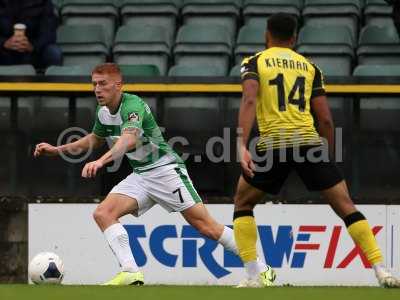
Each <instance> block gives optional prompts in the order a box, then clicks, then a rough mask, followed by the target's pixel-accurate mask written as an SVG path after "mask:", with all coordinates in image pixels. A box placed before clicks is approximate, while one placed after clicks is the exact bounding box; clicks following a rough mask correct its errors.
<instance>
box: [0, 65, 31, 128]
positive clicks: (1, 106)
mask: <svg viewBox="0 0 400 300" xmlns="http://www.w3.org/2000/svg"><path fill="white" fill-rule="evenodd" d="M0 75H3V76H12V75H15V76H18V75H19V76H34V75H36V71H35V68H34V67H33V66H31V65H10V66H0ZM37 99H38V97H37V96H31V97H18V98H17V101H18V120H17V123H18V128H19V130H22V131H24V132H26V133H29V132H30V130H31V129H32V120H33V116H34V113H33V111H34V106H35V103H36V101H37ZM11 129H12V128H11V97H5V96H1V97H0V130H2V131H5V130H11Z"/></svg>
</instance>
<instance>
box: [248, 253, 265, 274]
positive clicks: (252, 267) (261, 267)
mask: <svg viewBox="0 0 400 300" xmlns="http://www.w3.org/2000/svg"><path fill="white" fill-rule="evenodd" d="M244 268H245V270H246V273H247V275H248V277H249V279H257V277H258V275H259V274H260V273H261V272H264V271H265V270H266V269H267V266H266V265H265V264H264V263H263V262H262V261H261V259H260V258H258V257H257V260H253V261H250V262H247V263H244Z"/></svg>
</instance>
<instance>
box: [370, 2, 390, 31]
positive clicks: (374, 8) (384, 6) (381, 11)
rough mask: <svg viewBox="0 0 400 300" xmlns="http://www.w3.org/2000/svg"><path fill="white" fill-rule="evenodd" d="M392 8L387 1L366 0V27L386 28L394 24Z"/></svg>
mask: <svg viewBox="0 0 400 300" xmlns="http://www.w3.org/2000/svg"><path fill="white" fill-rule="evenodd" d="M392 10H393V8H392V6H390V5H388V3H387V2H386V1H385V0H366V3H365V7H364V19H365V24H366V25H376V26H379V27H384V26H385V25H387V24H388V23H390V24H392V23H393V19H392Z"/></svg>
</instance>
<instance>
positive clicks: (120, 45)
mask: <svg viewBox="0 0 400 300" xmlns="http://www.w3.org/2000/svg"><path fill="white" fill-rule="evenodd" d="M113 54H114V61H115V62H116V63H118V64H124V65H140V64H143V65H149V64H152V65H155V66H156V67H157V68H158V69H159V72H160V74H161V75H165V74H166V72H167V68H168V62H169V57H170V45H169V39H168V36H167V34H166V32H165V31H164V30H163V28H162V27H161V26H157V25H141V26H140V25H137V26H132V25H124V26H121V27H120V28H119V29H118V31H117V35H116V37H115V41H114V46H113Z"/></svg>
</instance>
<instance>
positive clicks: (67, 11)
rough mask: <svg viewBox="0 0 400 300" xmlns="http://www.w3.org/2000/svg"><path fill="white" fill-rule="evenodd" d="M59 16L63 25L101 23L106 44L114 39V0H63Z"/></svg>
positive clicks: (115, 20) (116, 11) (116, 19)
mask: <svg viewBox="0 0 400 300" xmlns="http://www.w3.org/2000/svg"><path fill="white" fill-rule="evenodd" d="M60 16H61V20H62V24H65V25H79V26H81V25H92V24H96V25H101V26H102V28H103V31H104V34H105V39H106V43H107V45H108V46H110V45H111V43H112V41H113V39H114V33H115V29H116V27H117V24H118V8H117V7H116V5H115V0H63V1H62V2H61V6H60Z"/></svg>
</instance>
